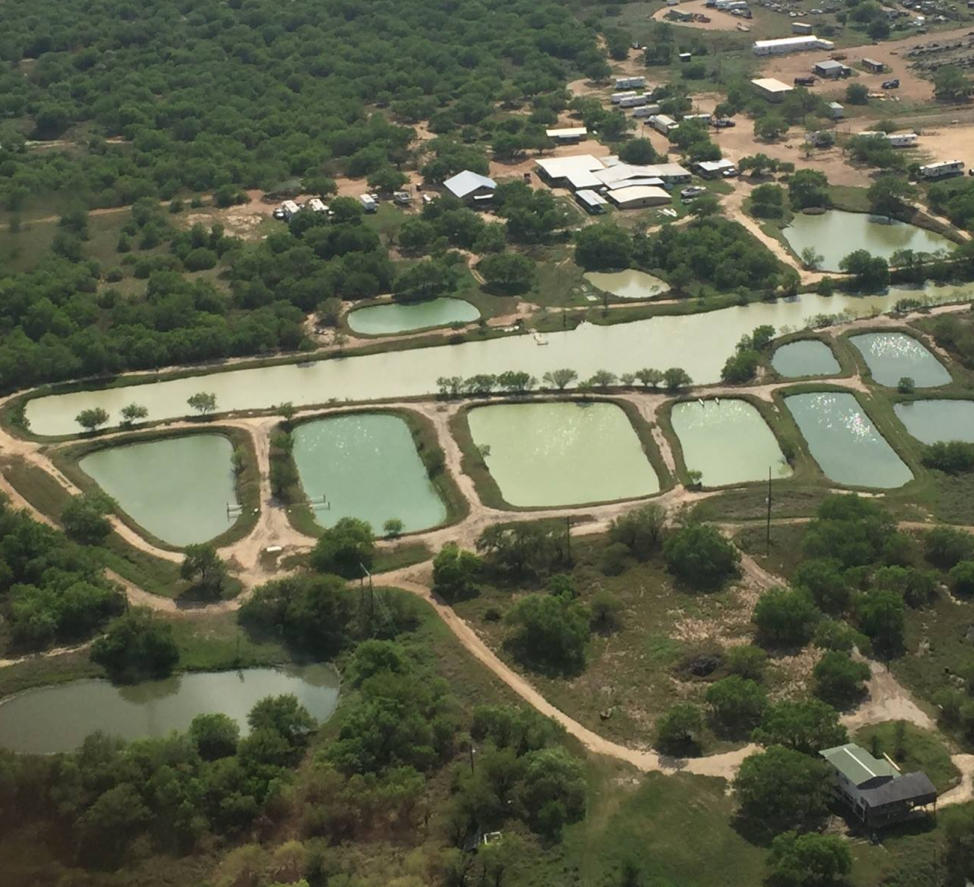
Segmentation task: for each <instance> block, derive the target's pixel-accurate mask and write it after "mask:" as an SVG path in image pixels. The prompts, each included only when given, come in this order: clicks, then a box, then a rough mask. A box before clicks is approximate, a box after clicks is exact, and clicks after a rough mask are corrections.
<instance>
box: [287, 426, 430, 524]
mask: <svg viewBox="0 0 974 887" xmlns="http://www.w3.org/2000/svg"><path fill="white" fill-rule="evenodd" d="M294 461H295V464H296V465H297V467H298V473H299V474H300V476H301V484H302V485H303V487H304V491H305V493H306V494H307V496H308V498H309V499H310V500H311V501H312V503H320V502H321V498H322V496H324V497H325V499H326V501H327V503H328V507H327V508H323V507H321V506H320V504H316V505H315V516H316V518H317V520H318V523H320V524H321V525H322V526H325V527H330V526H332V525H334V524H335V523H336V522H337V521H338V520H339V519H340V518H343V517H357V518H359V519H361V520H366V521H368V522H369V523H370V524H372V528H373V530H375V532H376V533H377V534H378V533H381V531H382V525H383V523H385V521H387V520H389V519H390V518H398V519H399V520H401V521H402V522H403V526H404V529H405V530H406V531H407V532H411V531H415V530H425V529H427V528H429V527H433V526H436V525H437V524H440V523H442V522H443V521H444V520H445V519H446V507H445V506H444V504H443V502H442V500H441V499H440V497H439V496H438V495H437V493H436V490H435V489H434V488H433V484H432V483H431V482H430V479H429V475H428V474H427V472H426V467H425V466H424V465H423V462H422V460H421V459H420V457H419V454H418V453H417V452H416V445H415V443H414V442H413V436H412V434H411V432H410V430H409V426H408V425H407V424H406V422H405V421H404V420H403V419H401V418H400V417H399V416H393V415H390V414H388V413H385V414H383V413H358V414H355V415H350V416H335V417H332V418H324V419H316V420H315V421H313V422H306V423H304V424H303V425H299V426H298V427H297V428H296V429H295V431H294Z"/></svg>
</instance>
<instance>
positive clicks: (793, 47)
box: [753, 34, 835, 55]
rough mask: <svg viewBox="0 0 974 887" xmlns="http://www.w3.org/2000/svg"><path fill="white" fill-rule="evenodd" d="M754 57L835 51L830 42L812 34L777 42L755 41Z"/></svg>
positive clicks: (783, 38)
mask: <svg viewBox="0 0 974 887" xmlns="http://www.w3.org/2000/svg"><path fill="white" fill-rule="evenodd" d="M753 49H754V54H755V55H787V54H788V53H790V52H807V51H808V50H810V49H835V44H834V43H833V42H832V41H831V40H823V39H822V38H821V37H816V36H815V35H814V34H808V35H806V36H795V37H780V38H778V39H777V40H755V41H754V47H753Z"/></svg>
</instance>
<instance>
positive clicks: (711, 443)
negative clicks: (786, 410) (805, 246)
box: [670, 398, 791, 487]
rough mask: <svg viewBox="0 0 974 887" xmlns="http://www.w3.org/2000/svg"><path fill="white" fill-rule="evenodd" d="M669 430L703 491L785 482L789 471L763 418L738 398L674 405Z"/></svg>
mask: <svg viewBox="0 0 974 887" xmlns="http://www.w3.org/2000/svg"><path fill="white" fill-rule="evenodd" d="M670 421H671V422H672V423H673V430H674V431H675V432H676V435H677V437H678V438H679V439H680V446H681V447H682V448H683V461H684V463H685V464H686V466H687V468H688V469H690V470H695V471H699V472H701V473H702V474H703V478H702V482H703V483H704V484H705V485H706V486H710V487H718V486H722V485H724V484H737V483H744V482H746V481H752V480H765V479H766V478H767V477H768V469H770V470H771V474H772V476H773V477H789V476H790V475H791V466H789V465H788V463H787V462H786V461H785V457H784V456H783V455H782V454H781V448H780V447H779V446H778V441H777V440H776V439H775V436H774V434H772V432H771V429H770V428H769V427H768V425H767V423H766V422H765V421H764V419H763V418H762V416H761V414H760V413H759V412H758V411H757V409H755V407H753V406H751V404H749V403H747V401H744V400H740V399H739V398H732V399H724V398H721V399H720V401H717V400H713V399H711V400H705V401H703V402H700V401H688V402H686V403H678V404H675V405H674V406H673V411H672V412H671V413H670Z"/></svg>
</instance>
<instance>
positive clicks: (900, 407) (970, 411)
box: [893, 399, 974, 444]
mask: <svg viewBox="0 0 974 887" xmlns="http://www.w3.org/2000/svg"><path fill="white" fill-rule="evenodd" d="M893 409H894V410H895V411H896V417H897V418H898V419H899V420H900V421H901V422H902V423H903V424H904V425H905V426H906V430H907V431H909V432H910V434H912V435H913V436H914V437H915V438H916V439H917V440H919V441H922V442H923V443H926V444H932V443H936V442H937V441H938V440H962V441H966V442H967V443H974V401H972V400H947V399H943V400H914V401H910V402H909V403H897V404H894V405H893Z"/></svg>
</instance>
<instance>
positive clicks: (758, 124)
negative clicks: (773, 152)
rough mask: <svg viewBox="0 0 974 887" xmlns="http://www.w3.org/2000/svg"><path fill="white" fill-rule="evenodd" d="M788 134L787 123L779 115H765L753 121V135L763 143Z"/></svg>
mask: <svg viewBox="0 0 974 887" xmlns="http://www.w3.org/2000/svg"><path fill="white" fill-rule="evenodd" d="M786 132H788V121H787V120H785V118H784V117H782V116H781V115H780V114H775V113H771V114H765V115H764V116H763V117H758V118H757V120H755V121H754V135H755V136H757V137H758V138H759V139H761V140H762V141H765V142H773V141H775V140H776V139H778V138H780V137H781V136H783V135H784V134H785V133H786Z"/></svg>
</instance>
